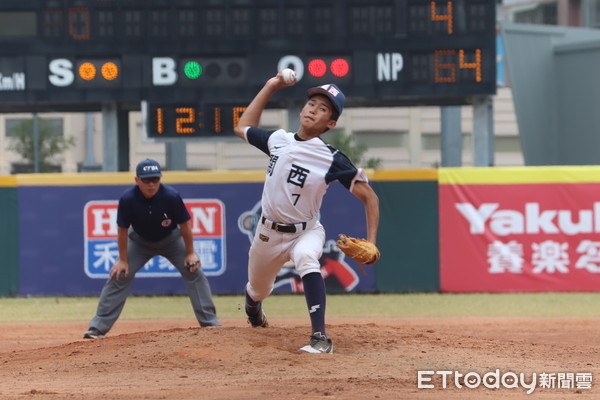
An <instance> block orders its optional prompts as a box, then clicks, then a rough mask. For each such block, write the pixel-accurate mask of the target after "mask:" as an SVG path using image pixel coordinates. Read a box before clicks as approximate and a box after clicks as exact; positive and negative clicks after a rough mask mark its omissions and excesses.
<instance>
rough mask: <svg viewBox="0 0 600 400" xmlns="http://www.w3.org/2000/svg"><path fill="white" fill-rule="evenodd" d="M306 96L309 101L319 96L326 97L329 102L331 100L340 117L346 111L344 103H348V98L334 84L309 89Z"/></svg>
mask: <svg viewBox="0 0 600 400" xmlns="http://www.w3.org/2000/svg"><path fill="white" fill-rule="evenodd" d="M306 94H307V96H308V98H309V99H310V98H311V97H313V96H316V95H318V94H321V95H323V96H326V97H327V98H328V99H329V100H331V103H332V104H333V107H334V108H335V111H337V116H338V117H339V116H340V115H341V114H342V111H344V101H346V96H344V93H342V91H341V90H340V88H339V87H337V86H336V85H335V84H334V83H328V84H326V85H323V86H317V87H314V88H312V89H308V92H306ZM334 119H337V118H334Z"/></svg>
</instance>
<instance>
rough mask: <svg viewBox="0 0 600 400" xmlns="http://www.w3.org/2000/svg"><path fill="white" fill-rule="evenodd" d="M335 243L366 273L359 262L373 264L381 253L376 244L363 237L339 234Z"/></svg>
mask: <svg viewBox="0 0 600 400" xmlns="http://www.w3.org/2000/svg"><path fill="white" fill-rule="evenodd" d="M336 244H337V246H338V247H339V248H340V250H342V251H343V252H344V254H346V255H347V256H348V257H350V258H352V259H353V260H355V261H357V262H358V266H359V267H360V270H361V271H362V272H363V274H366V272H365V271H364V270H363V268H362V265H361V264H366V265H369V264H374V263H376V262H377V260H379V257H380V255H381V254H380V253H379V249H378V248H377V246H375V245H374V244H373V243H371V242H369V241H368V240H365V239H358V238H353V237H348V236H346V235H342V234H340V235H339V239H338V241H337V242H336Z"/></svg>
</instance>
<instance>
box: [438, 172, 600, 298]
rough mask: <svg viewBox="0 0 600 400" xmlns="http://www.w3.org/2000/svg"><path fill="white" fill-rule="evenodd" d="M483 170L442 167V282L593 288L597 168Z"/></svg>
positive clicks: (450, 286)
mask: <svg viewBox="0 0 600 400" xmlns="http://www.w3.org/2000/svg"><path fill="white" fill-rule="evenodd" d="M557 169H558V167H557ZM489 171H490V170H489V169H488V174H486V175H485V177H484V175H482V174H480V172H476V171H474V170H473V169H465V170H460V169H453V168H448V169H445V170H444V171H441V172H440V187H439V201H440V282H441V290H442V291H445V292H509V291H517V292H539V291H596V290H599V289H600V182H595V181H594V180H597V179H598V177H599V176H600V170H598V168H594V167H580V168H577V167H576V168H569V167H567V169H564V168H563V169H562V170H560V171H558V173H555V174H552V171H551V170H550V169H548V168H546V169H545V170H544V171H542V170H541V169H539V170H538V169H535V168H534V169H531V168H527V169H526V168H510V169H506V170H503V169H498V170H497V171H496V172H489ZM555 172H557V171H555ZM486 181H487V183H486Z"/></svg>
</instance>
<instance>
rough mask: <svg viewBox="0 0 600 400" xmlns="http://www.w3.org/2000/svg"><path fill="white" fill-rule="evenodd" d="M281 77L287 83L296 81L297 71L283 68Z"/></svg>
mask: <svg viewBox="0 0 600 400" xmlns="http://www.w3.org/2000/svg"><path fill="white" fill-rule="evenodd" d="M281 77H282V78H283V82H285V84H287V85H289V84H290V83H294V82H296V72H295V71H294V70H293V69H289V68H286V69H284V70H281Z"/></svg>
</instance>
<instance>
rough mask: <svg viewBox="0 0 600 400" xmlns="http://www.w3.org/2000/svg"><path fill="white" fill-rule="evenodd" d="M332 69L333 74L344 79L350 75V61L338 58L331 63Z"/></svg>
mask: <svg viewBox="0 0 600 400" xmlns="http://www.w3.org/2000/svg"><path fill="white" fill-rule="evenodd" d="M330 68H331V73H332V74H334V75H335V76H337V77H338V78H342V77H344V76H346V75H348V72H349V71H350V65H349V64H348V61H346V60H344V59H343V58H336V59H335V60H333V61H332V62H331V65H330Z"/></svg>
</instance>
